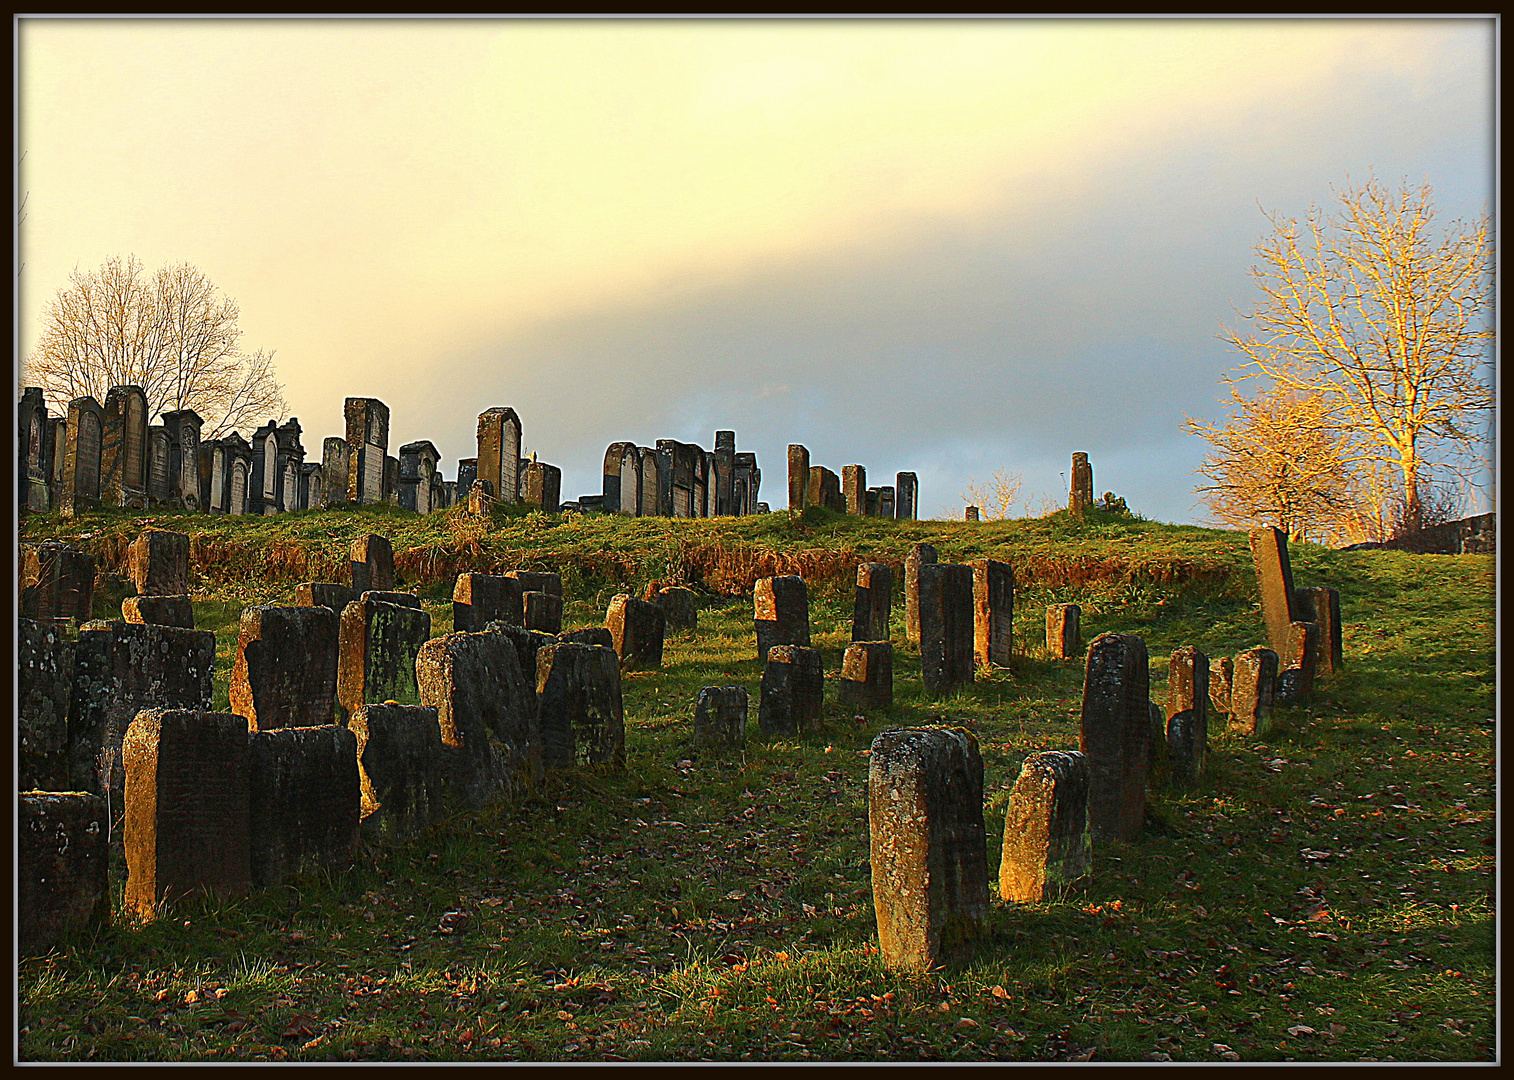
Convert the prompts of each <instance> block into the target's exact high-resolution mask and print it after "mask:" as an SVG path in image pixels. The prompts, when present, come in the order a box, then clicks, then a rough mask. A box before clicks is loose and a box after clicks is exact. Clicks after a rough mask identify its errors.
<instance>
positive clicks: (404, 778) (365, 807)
mask: <svg viewBox="0 0 1514 1080" xmlns="http://www.w3.org/2000/svg"><path fill="white" fill-rule="evenodd" d="M347 730H348V731H350V732H352V734H353V736H354V738H355V739H356V740H357V748H356V755H357V763H358V784H359V789H360V792H361V804H360V805H361V813H362V825H361V831H362V835H363V837H364V838H365V839H366V840H368V841H370V842H374V843H380V844H381V843H384V842H386V841H389V840H402V839H404V838H406V837H410V836H413V835H415V834H416V833H417V832H419V831H420V830H422V829H424V828H425V827H426V826H428V825H431V824H433V823H434V822H437V821H440V820H441V818H442V817H443V815H444V814H445V813H446V810H447V760H446V758H445V757H444V756H443V752H442V729H441V725H440V724H439V723H438V721H437V713H436V709H434V708H431V707H428V706H425V705H364V706H363V707H362V708H361V709H358V710H357V711H356V712H355V713H353V714H352V715H351V716H349V717H348V718H347Z"/></svg>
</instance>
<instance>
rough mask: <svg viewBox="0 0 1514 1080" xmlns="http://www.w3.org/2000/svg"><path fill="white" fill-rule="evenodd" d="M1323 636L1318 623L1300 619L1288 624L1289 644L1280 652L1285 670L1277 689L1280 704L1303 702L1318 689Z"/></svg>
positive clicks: (1298, 703) (1279, 679)
mask: <svg viewBox="0 0 1514 1080" xmlns="http://www.w3.org/2000/svg"><path fill="white" fill-rule="evenodd" d="M1322 636H1323V635H1321V634H1320V628H1319V624H1318V623H1312V622H1296V623H1292V624H1291V625H1290V626H1289V627H1288V645H1287V648H1286V649H1285V651H1284V652H1282V653H1281V654H1279V656H1278V664H1279V666H1280V668H1281V670H1280V671H1279V672H1278V675H1277V686H1276V690H1275V692H1274V700H1275V701H1276V702H1277V704H1279V705H1300V704H1303V703H1304V702H1306V701H1308V700H1309V695H1310V694H1312V693H1313V692H1314V673H1315V669H1316V668H1317V667H1318V665H1319V654H1320V652H1321V649H1320V638H1321V637H1322Z"/></svg>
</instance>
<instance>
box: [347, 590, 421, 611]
mask: <svg viewBox="0 0 1514 1080" xmlns="http://www.w3.org/2000/svg"><path fill="white" fill-rule="evenodd" d="M358 599H359V600H382V601H383V602H384V603H386V604H399V605H400V606H401V607H410V608H417V609H419V608H420V606H421V598H420V597H419V596H416V595H415V593H411V592H394V591H388V592H386V591H383V590H380V589H367V590H365V591H364V592H363V593H361V594H360V595H359V596H358Z"/></svg>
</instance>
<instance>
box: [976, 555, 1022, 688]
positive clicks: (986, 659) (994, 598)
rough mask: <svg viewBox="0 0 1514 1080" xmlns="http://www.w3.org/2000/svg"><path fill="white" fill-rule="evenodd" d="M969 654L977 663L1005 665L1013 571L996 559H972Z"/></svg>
mask: <svg viewBox="0 0 1514 1080" xmlns="http://www.w3.org/2000/svg"><path fill="white" fill-rule="evenodd" d="M968 565H970V566H971V567H972V568H973V655H974V657H975V658H976V659H977V662H978V664H979V665H980V666H984V667H986V666H988V665H997V666H999V667H1008V666H1009V658H1010V654H1011V652H1012V651H1013V650H1014V644H1015V638H1014V615H1015V571H1014V567H1012V566H1010V565H1009V563H1007V562H1000V561H998V560H997V559H974V560H973V561H972V562H971V563H969V564H968Z"/></svg>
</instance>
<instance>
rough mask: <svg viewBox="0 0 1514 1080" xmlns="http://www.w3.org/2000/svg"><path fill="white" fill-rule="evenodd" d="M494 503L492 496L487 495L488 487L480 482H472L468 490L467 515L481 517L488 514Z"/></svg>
mask: <svg viewBox="0 0 1514 1080" xmlns="http://www.w3.org/2000/svg"><path fill="white" fill-rule="evenodd" d="M494 502H495V499H494V496H493V495H491V494H490V493H489V485H488V484H486V483H484V482H483V481H482V480H475V481H473V484H472V486H471V487H469V488H468V513H470V514H472V515H474V516H475V517H483V516H484V515H486V514H488V513H489V512H490V510H491V508H492V507H493V505H494Z"/></svg>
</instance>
